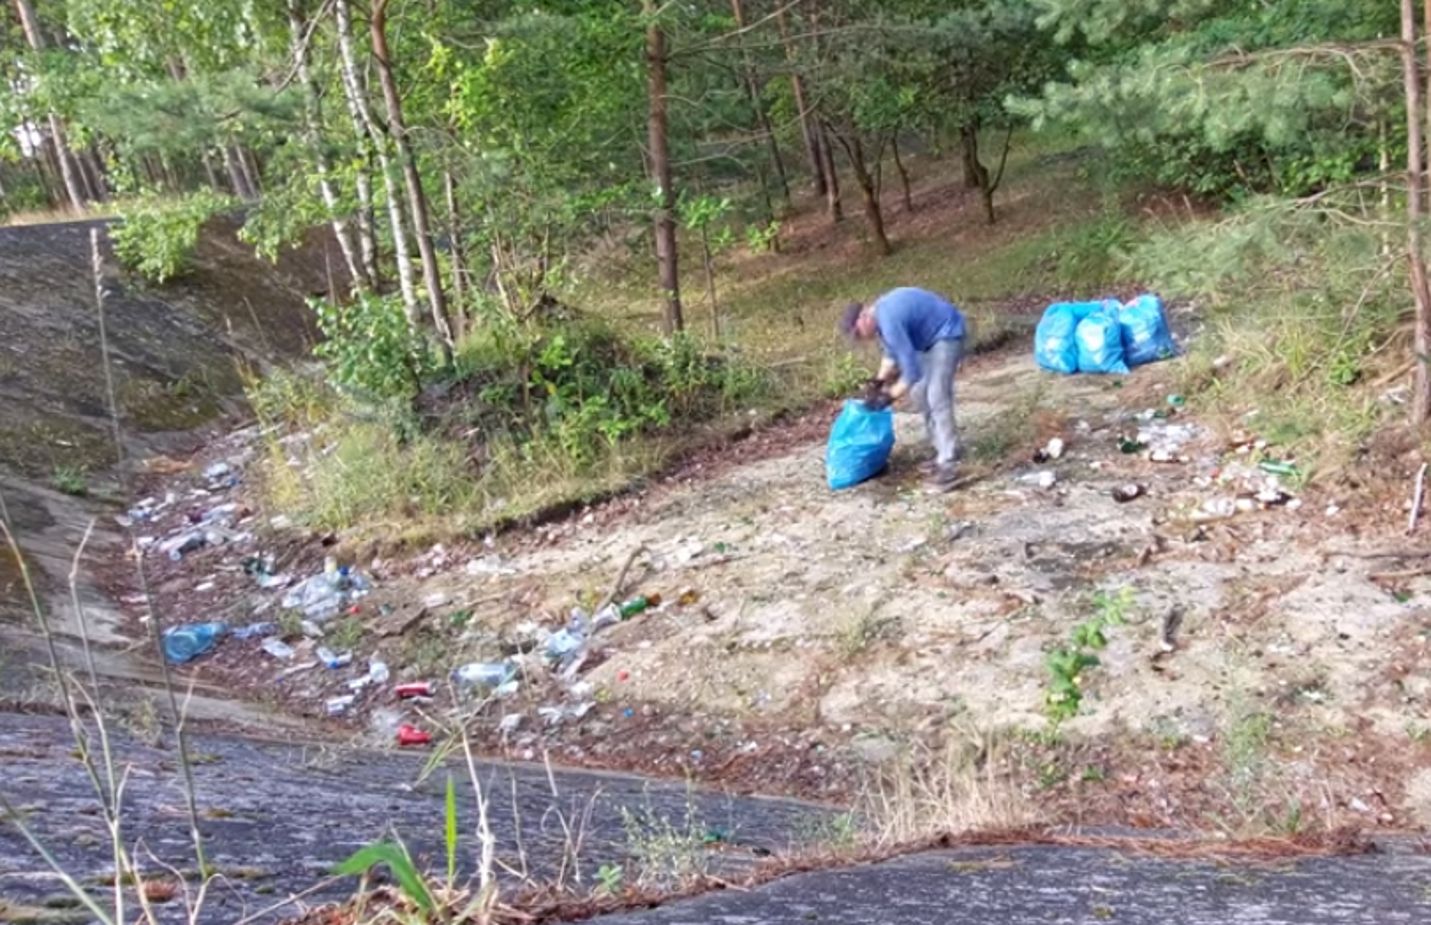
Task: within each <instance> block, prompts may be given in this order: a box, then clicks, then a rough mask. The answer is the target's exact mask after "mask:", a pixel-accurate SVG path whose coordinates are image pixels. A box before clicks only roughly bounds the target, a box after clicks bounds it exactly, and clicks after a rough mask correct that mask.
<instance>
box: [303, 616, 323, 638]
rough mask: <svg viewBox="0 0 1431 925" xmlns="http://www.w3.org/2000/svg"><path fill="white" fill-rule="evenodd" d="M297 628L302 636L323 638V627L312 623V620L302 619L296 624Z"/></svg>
mask: <svg viewBox="0 0 1431 925" xmlns="http://www.w3.org/2000/svg"><path fill="white" fill-rule="evenodd" d="M298 629H299V630H300V631H301V632H302V633H303V635H304V636H307V637H308V638H309V639H322V638H323V627H321V626H319V625H318V624H317V623H314V622H313V621H312V620H304V621H302V622H301V623H299V624H298Z"/></svg>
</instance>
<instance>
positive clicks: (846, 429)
mask: <svg viewBox="0 0 1431 925" xmlns="http://www.w3.org/2000/svg"><path fill="white" fill-rule="evenodd" d="M893 449H894V413H893V412H892V411H890V410H889V409H888V408H884V409H881V410H879V411H874V410H871V409H870V408H869V407H867V406H866V405H865V403H864V402H862V401H859V400H858V399H854V398H852V399H850V400H849V401H847V402H845V408H844V410H843V411H841V412H840V416H839V417H837V418H835V426H833V427H831V428H830V441H829V443H827V444H826V445H825V480H826V481H827V482H829V484H830V487H831V488H832V489H835V490H836V491H838V490H839V489H841V488H849V487H851V486H853V485H858V484H859V483H861V482H863V481H865V480H866V479H871V478H873V477H875V476H876V475H878V474H879V472H880V470H881V469H883V468H884V467H885V463H887V462H889V454H890V452H891V451H892V450H893Z"/></svg>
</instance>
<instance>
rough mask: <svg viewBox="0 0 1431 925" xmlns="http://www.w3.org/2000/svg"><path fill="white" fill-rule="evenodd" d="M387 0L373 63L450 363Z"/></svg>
mask: <svg viewBox="0 0 1431 925" xmlns="http://www.w3.org/2000/svg"><path fill="white" fill-rule="evenodd" d="M387 9H388V0H376V2H375V3H374V4H373V11H372V15H371V18H370V22H371V25H372V41H373V60H374V61H375V62H376V63H377V69H378V83H379V84H381V85H382V88H383V99H384V101H385V102H386V103H387V110H388V134H390V135H391V136H392V139H393V144H394V145H396V147H397V153H398V161H399V162H400V164H401V166H402V175H403V183H404V185H405V186H406V187H407V201H408V208H409V209H410V211H411V212H412V235H413V237H414V238H415V239H416V240H417V253H418V256H419V257H420V258H421V260H422V278H423V282H425V283H426V284H427V298H428V305H429V308H431V310H432V324H433V327H435V328H436V329H437V336H438V340H439V341H440V343H439V349H440V350H441V351H442V354H443V359H444V361H445V362H447V363H451V362H452V325H451V323H450V322H448V320H447V295H446V293H444V292H443V290H442V273H441V271H440V270H439V269H438V267H437V249H436V248H435V247H433V244H432V232H431V227H430V224H429V222H428V210H427V196H426V194H425V193H424V192H423V189H422V177H421V176H419V175H418V172H417V158H416V156H415V155H414V154H413V150H412V142H411V141H410V140H409V139H408V137H407V125H406V124H405V123H404V122H403V115H402V98H401V97H400V96H398V90H397V81H396V80H395V79H394V77H393V66H392V53H391V52H390V51H389V49H388V34H387Z"/></svg>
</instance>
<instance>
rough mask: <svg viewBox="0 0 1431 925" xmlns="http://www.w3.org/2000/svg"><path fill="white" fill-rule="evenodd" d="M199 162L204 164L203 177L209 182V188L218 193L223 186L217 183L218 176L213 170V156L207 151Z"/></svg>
mask: <svg viewBox="0 0 1431 925" xmlns="http://www.w3.org/2000/svg"><path fill="white" fill-rule="evenodd" d="M201 160H202V161H203V164H204V176H206V177H208V180H209V187H210V188H211V189H213V190H214V191H215V192H218V191H219V190H220V189H222V188H223V184H222V183H220V182H219V175H218V173H217V172H215V170H214V158H213V156H212V155H211V154H210V153H209V152H208V151H205V152H204V154H203V157H202V158H201Z"/></svg>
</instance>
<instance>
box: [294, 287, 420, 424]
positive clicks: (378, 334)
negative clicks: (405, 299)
mask: <svg viewBox="0 0 1431 925" xmlns="http://www.w3.org/2000/svg"><path fill="white" fill-rule="evenodd" d="M309 304H310V306H311V307H312V308H313V311H314V313H315V314H316V315H317V316H318V329H319V330H320V331H321V332H322V333H323V341H322V343H320V344H319V345H318V346H317V347H316V348H314V351H313V352H314V353H315V354H317V355H318V356H319V357H320V358H322V359H323V360H324V361H325V362H326V363H327V364H328V371H329V375H331V376H332V378H333V380H334V381H335V382H336V383H338V384H339V385H342V386H346V387H348V388H350V389H354V390H357V391H358V392H360V393H365V394H366V397H369V398H376V399H388V398H404V397H406V398H411V397H412V396H414V395H416V394H417V393H418V392H419V391H420V390H421V389H422V383H423V378H424V376H426V375H428V374H429V373H431V372H432V370H433V368H434V364H433V357H432V352H431V350H430V349H429V348H428V344H427V342H426V340H425V339H424V338H423V335H422V333H421V332H420V331H418V330H416V329H415V328H414V327H413V325H412V324H411V323H410V322H409V321H408V319H407V315H406V314H405V313H404V312H403V305H402V302H401V300H400V299H399V298H398V297H397V296H391V295H388V296H380V295H373V294H371V293H362V294H360V295H358V296H357V298H355V299H353V301H352V302H349V303H347V304H343V305H336V304H334V303H332V302H330V301H328V300H327V299H314V300H312V301H310V303H309Z"/></svg>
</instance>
